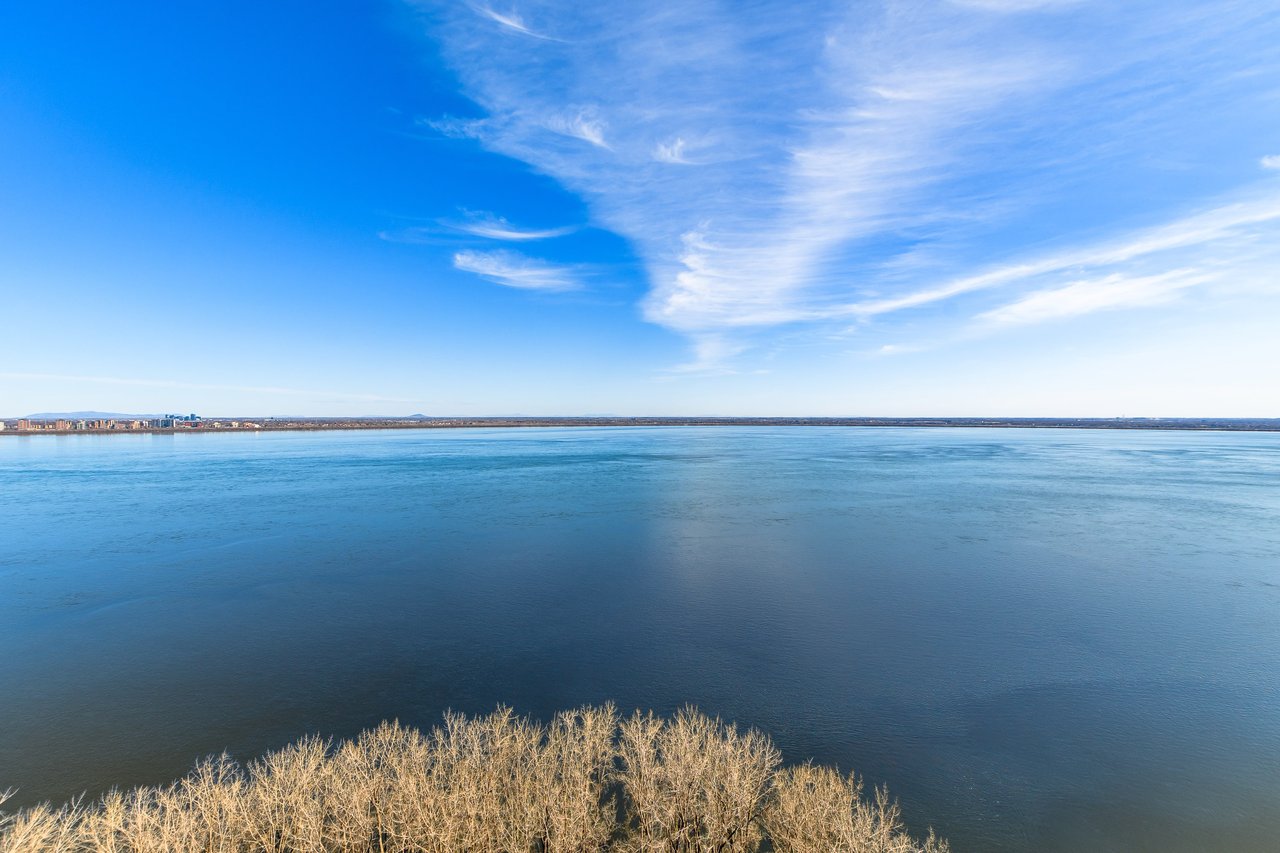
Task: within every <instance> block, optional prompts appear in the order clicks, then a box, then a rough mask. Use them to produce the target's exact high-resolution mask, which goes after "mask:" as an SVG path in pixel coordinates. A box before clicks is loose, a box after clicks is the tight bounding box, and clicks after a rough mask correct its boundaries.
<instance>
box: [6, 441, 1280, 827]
mask: <svg viewBox="0 0 1280 853" xmlns="http://www.w3.org/2000/svg"><path fill="white" fill-rule="evenodd" d="M606 700H613V701H615V702H617V703H618V704H619V706H621V707H622V708H624V709H631V708H636V707H640V708H655V709H658V710H664V711H665V710H671V709H674V708H676V707H678V706H680V705H682V704H685V703H695V704H697V705H698V706H700V707H701V708H703V709H704V710H707V711H710V712H713V713H718V714H721V715H723V716H725V717H728V718H732V719H735V720H737V721H739V722H741V723H744V724H748V725H752V726H757V727H759V728H762V729H764V730H766V731H768V732H769V733H770V734H771V735H772V736H773V737H774V739H775V740H776V742H777V743H778V745H779V746H780V747H781V748H782V749H783V751H784V754H785V755H786V756H787V757H788V758H789V759H793V760H801V759H804V758H808V757H813V758H815V759H817V760H819V761H823V762H829V763H836V764H839V765H840V766H841V767H842V768H850V767H852V768H855V769H857V770H858V771H859V772H860V773H862V774H864V775H865V776H866V777H867V779H868V781H869V782H872V783H877V784H878V783H887V784H888V785H889V786H890V788H891V789H892V791H893V792H894V793H895V794H897V795H898V796H899V797H900V798H901V800H902V803H903V807H904V810H905V812H906V816H907V818H908V821H909V822H910V823H911V824H912V825H913V826H914V827H917V828H923V827H924V826H926V825H929V824H932V825H933V826H935V827H936V828H937V829H938V830H939V831H940V832H942V833H943V834H945V835H947V836H949V837H950V838H951V839H952V840H953V843H954V845H955V847H956V849H957V850H1024V849H1033V848H1034V849H1040V850H1136V849H1151V850H1157V849H1158V850H1188V851H1190V850H1209V849H1218V850H1226V849H1231V850H1275V849H1276V843H1277V842H1276V839H1277V838H1280V435H1275V434H1238V433H1237V434H1231V433H1165V432H1097V431H1069V430H976V429H975V430H960V429H957V430H946V429H916V430H912V429H841V428H831V429H828V428H758V427H757V428H728V427H714V428H707V427H701V428H696V427H695V428H650V429H573V430H567V429H565V430H562V429H523V430H517V429H503V430H483V429H477V430H452V431H388V432H322V433H274V434H257V435H254V434H234V435H190V436H187V435H177V436H161V435H154V436H151V435H147V436H66V437H48V436H38V437H31V438H14V437H7V438H4V439H3V440H0V788H3V787H6V786H10V785H12V786H17V787H19V788H20V792H19V795H18V798H17V799H18V801H19V802H20V803H30V802H34V801H37V800H40V799H46V798H52V799H54V800H62V799H64V798H66V797H68V796H70V795H72V794H75V793H77V792H80V791H85V790H88V791H90V792H97V791H100V790H101V789H103V788H105V787H107V786H109V785H112V784H135V783H144V782H158V781H161V780H168V779H170V778H172V777H174V776H176V775H178V774H180V773H182V772H183V771H184V770H185V769H186V768H187V767H188V766H189V764H190V762H191V761H192V760H193V759H194V758H195V757H197V756H199V755H202V754H207V753H210V752H216V751H220V750H222V749H224V748H226V749H229V750H231V751H232V752H233V753H234V754H237V755H239V756H242V757H248V756H252V755H254V754H256V753H258V752H260V751H262V750H264V749H268V748H271V747H275V746H278V745H280V744H283V743H285V742H287V741H288V740H290V739H292V738H294V737H296V736H298V735H300V734H302V733H304V732H310V731H319V732H325V733H330V734H335V735H348V734H352V733H354V732H356V731H358V730H359V729H361V728H363V727H365V726H368V725H371V724H373V723H375V722H377V721H379V720H381V719H384V718H390V717H398V718H399V719H400V720H402V721H406V722H410V723H414V724H418V725H431V724H433V723H434V722H435V721H436V720H437V719H438V715H439V714H440V712H441V711H442V710H444V709H445V708H455V709H459V710H464V711H470V712H480V711H485V710H489V709H491V708H492V707H493V706H494V705H496V704H497V703H500V702H501V703H507V704H510V705H512V706H514V707H515V708H516V709H517V710H519V711H521V712H525V713H531V714H535V715H539V716H546V715H549V714H550V713H552V712H553V711H555V710H557V709H560V708H564V707H569V706H573V705H576V704H581V703H587V702H590V703H597V702H603V701H606Z"/></svg>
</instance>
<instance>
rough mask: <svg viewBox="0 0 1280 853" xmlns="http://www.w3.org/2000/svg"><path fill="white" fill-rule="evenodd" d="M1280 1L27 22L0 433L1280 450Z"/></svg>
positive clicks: (10, 57) (10, 52) (8, 163)
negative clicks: (246, 429) (107, 421)
mask: <svg viewBox="0 0 1280 853" xmlns="http://www.w3.org/2000/svg"><path fill="white" fill-rule="evenodd" d="M1276 44H1280V7H1277V6H1276V5H1275V4H1274V3H1270V2H1266V3H1256V2H1214V3H1209V2H1198V1H1196V2H1188V3H1181V4H1177V8H1170V7H1169V6H1168V4H1156V3H1148V2H1139V3H1132V4H1124V5H1123V6H1122V7H1116V6H1114V5H1112V4H1104V3H1101V2H1089V1H1088V0H954V2H937V3H918V2H911V3H907V2H880V3H869V4H857V5H847V4H837V3H827V2H819V0H811V2H804V3H801V4H786V5H781V4H767V3H766V4H752V5H748V6H729V5H714V4H711V5H702V6H699V7H697V8H692V7H687V6H686V5H684V4H679V3H675V2H653V3H649V4H645V5H644V6H643V7H635V8H622V7H616V8H615V7H609V6H601V7H598V8H595V7H593V8H578V7H575V6H573V5H570V4H556V3H532V2H531V3H521V2H517V3H514V4H483V3H474V4H444V3H434V2H422V3H417V2H413V3H409V2H384V3H377V4H333V5H327V6H325V7H323V8H315V7H312V6H308V5H303V4H300V3H280V4H271V5H270V6H266V7H263V6H260V5H259V4H250V3H230V4H220V5H219V6H218V7H217V8H213V9H205V8H201V9H194V8H180V7H174V6H171V5H164V4H150V3H142V4H135V5H131V6H129V7H128V8H127V9H118V8H117V9H110V8H82V7H63V6H61V5H60V4H56V3H55V4H40V5H36V6H32V5H27V6H20V7H14V8H10V9H6V10H5V11H4V12H0V57H3V58H0V126H3V127H4V128H5V131H4V132H2V133H0V186H3V187H4V193H5V197H6V200H7V202H8V203H6V204H5V205H2V206H0V226H3V227H0V257H2V258H3V260H0V289H2V290H3V296H4V305H5V308H4V310H3V311H0V337H2V339H3V340H4V342H5V347H6V355H5V358H4V361H3V363H2V364H0V415H3V416H5V417H8V418H16V417H22V416H25V415H28V414H31V413H36V412H62V411H78V410H102V411H109V412H141V413H146V412H152V413H154V412H166V411H183V412H188V411H196V412H200V411H213V412H223V413H251V414H253V415H256V416H269V415H294V416H334V417H338V416H380V415H386V416H402V415H408V414H411V413H416V412H426V413H438V414H446V413H447V414H449V415H458V416H472V415H475V416H480V415H506V414H514V413H518V414H521V415H529V416H538V415H574V414H592V413H608V414H612V415H621V416H627V415H674V416H681V415H726V416H859V415H862V416H897V417H911V416H953V417H983V416H994V415H1007V416H1024V417H1117V416H1127V417H1137V416H1150V417H1218V418H1228V417H1250V418H1266V417H1278V416H1280V382H1278V381H1277V377H1276V368H1275V365H1276V364H1280V339H1278V338H1277V336H1276V335H1275V334H1274V327H1275V326H1276V324H1277V318H1280V50H1277V49H1276V48H1275V45H1276Z"/></svg>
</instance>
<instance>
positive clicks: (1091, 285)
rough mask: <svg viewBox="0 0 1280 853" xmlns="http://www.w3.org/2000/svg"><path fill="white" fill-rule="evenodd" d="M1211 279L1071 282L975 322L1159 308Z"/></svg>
mask: <svg viewBox="0 0 1280 853" xmlns="http://www.w3.org/2000/svg"><path fill="white" fill-rule="evenodd" d="M1210 278H1211V277H1210V276H1208V275H1206V274H1204V273H1200V272H1197V271H1195V270H1174V271H1173V272H1168V273H1164V274H1162V275H1151V276H1139V277H1136V278H1126V277H1125V276H1123V275H1121V274H1119V273H1113V274H1112V275H1109V276H1107V277H1105V278H1101V279H1093V280H1085V281H1074V282H1072V283H1070V284H1068V285H1066V286H1065V287H1058V288H1052V289H1048V290H1038V291H1035V292H1034V293H1030V294H1028V295H1026V296H1023V297H1022V298H1020V299H1018V300H1017V301H1015V302H1011V303H1009V304H1008V305H1002V306H1001V307H999V308H996V309H994V310H991V311H987V312H985V313H983V314H980V315H978V319H979V320H985V321H988V322H991V323H997V324H1001V325H1025V324H1028V323H1043V322H1045V321H1048V320H1061V319H1065V318H1069V317H1079V316H1081V315H1084V314H1091V313H1093V312H1095V311H1106V310H1114V309H1117V308H1139V307H1145V306H1150V305H1160V304H1163V303H1166V302H1169V301H1171V300H1173V299H1175V298H1176V297H1177V295H1178V292H1179V291H1181V290H1184V289H1186V288H1188V287H1194V286H1195V285H1197V284H1204V283H1205V282H1207V281H1209V280H1210Z"/></svg>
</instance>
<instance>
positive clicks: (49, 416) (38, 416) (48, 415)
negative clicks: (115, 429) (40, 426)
mask: <svg viewBox="0 0 1280 853" xmlns="http://www.w3.org/2000/svg"><path fill="white" fill-rule="evenodd" d="M19 417H22V418H26V419H28V420H33V421H56V420H66V421H89V420H92V421H98V420H147V419H149V418H159V417H163V416H162V415H130V414H125V413H123V412H36V413H35V414H33V415H20V416H19Z"/></svg>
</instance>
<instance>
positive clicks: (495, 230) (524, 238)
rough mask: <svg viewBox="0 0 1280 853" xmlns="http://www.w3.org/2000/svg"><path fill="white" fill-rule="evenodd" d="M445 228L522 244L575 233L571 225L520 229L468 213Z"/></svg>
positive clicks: (494, 218) (501, 220)
mask: <svg viewBox="0 0 1280 853" xmlns="http://www.w3.org/2000/svg"><path fill="white" fill-rule="evenodd" d="M443 224H444V225H445V226H446V227H448V228H451V229H453V230H454V231H460V232H461V233H463V234H470V235H472V236H473V237H484V238H486V239H489V240H509V241H512V242H516V243H524V242H528V241H531V240H550V239H553V238H555V237H564V236H566V235H568V234H572V233H573V232H574V231H577V230H578V229H577V227H576V226H573V225H566V226H561V227H559V228H521V227H519V226H516V225H512V224H511V223H510V222H508V221H507V220H506V219H505V218H504V217H501V216H494V215H493V214H492V213H476V212H470V211H469V212H468V213H467V216H466V218H465V219H463V220H462V221H458V222H445V223H443Z"/></svg>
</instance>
